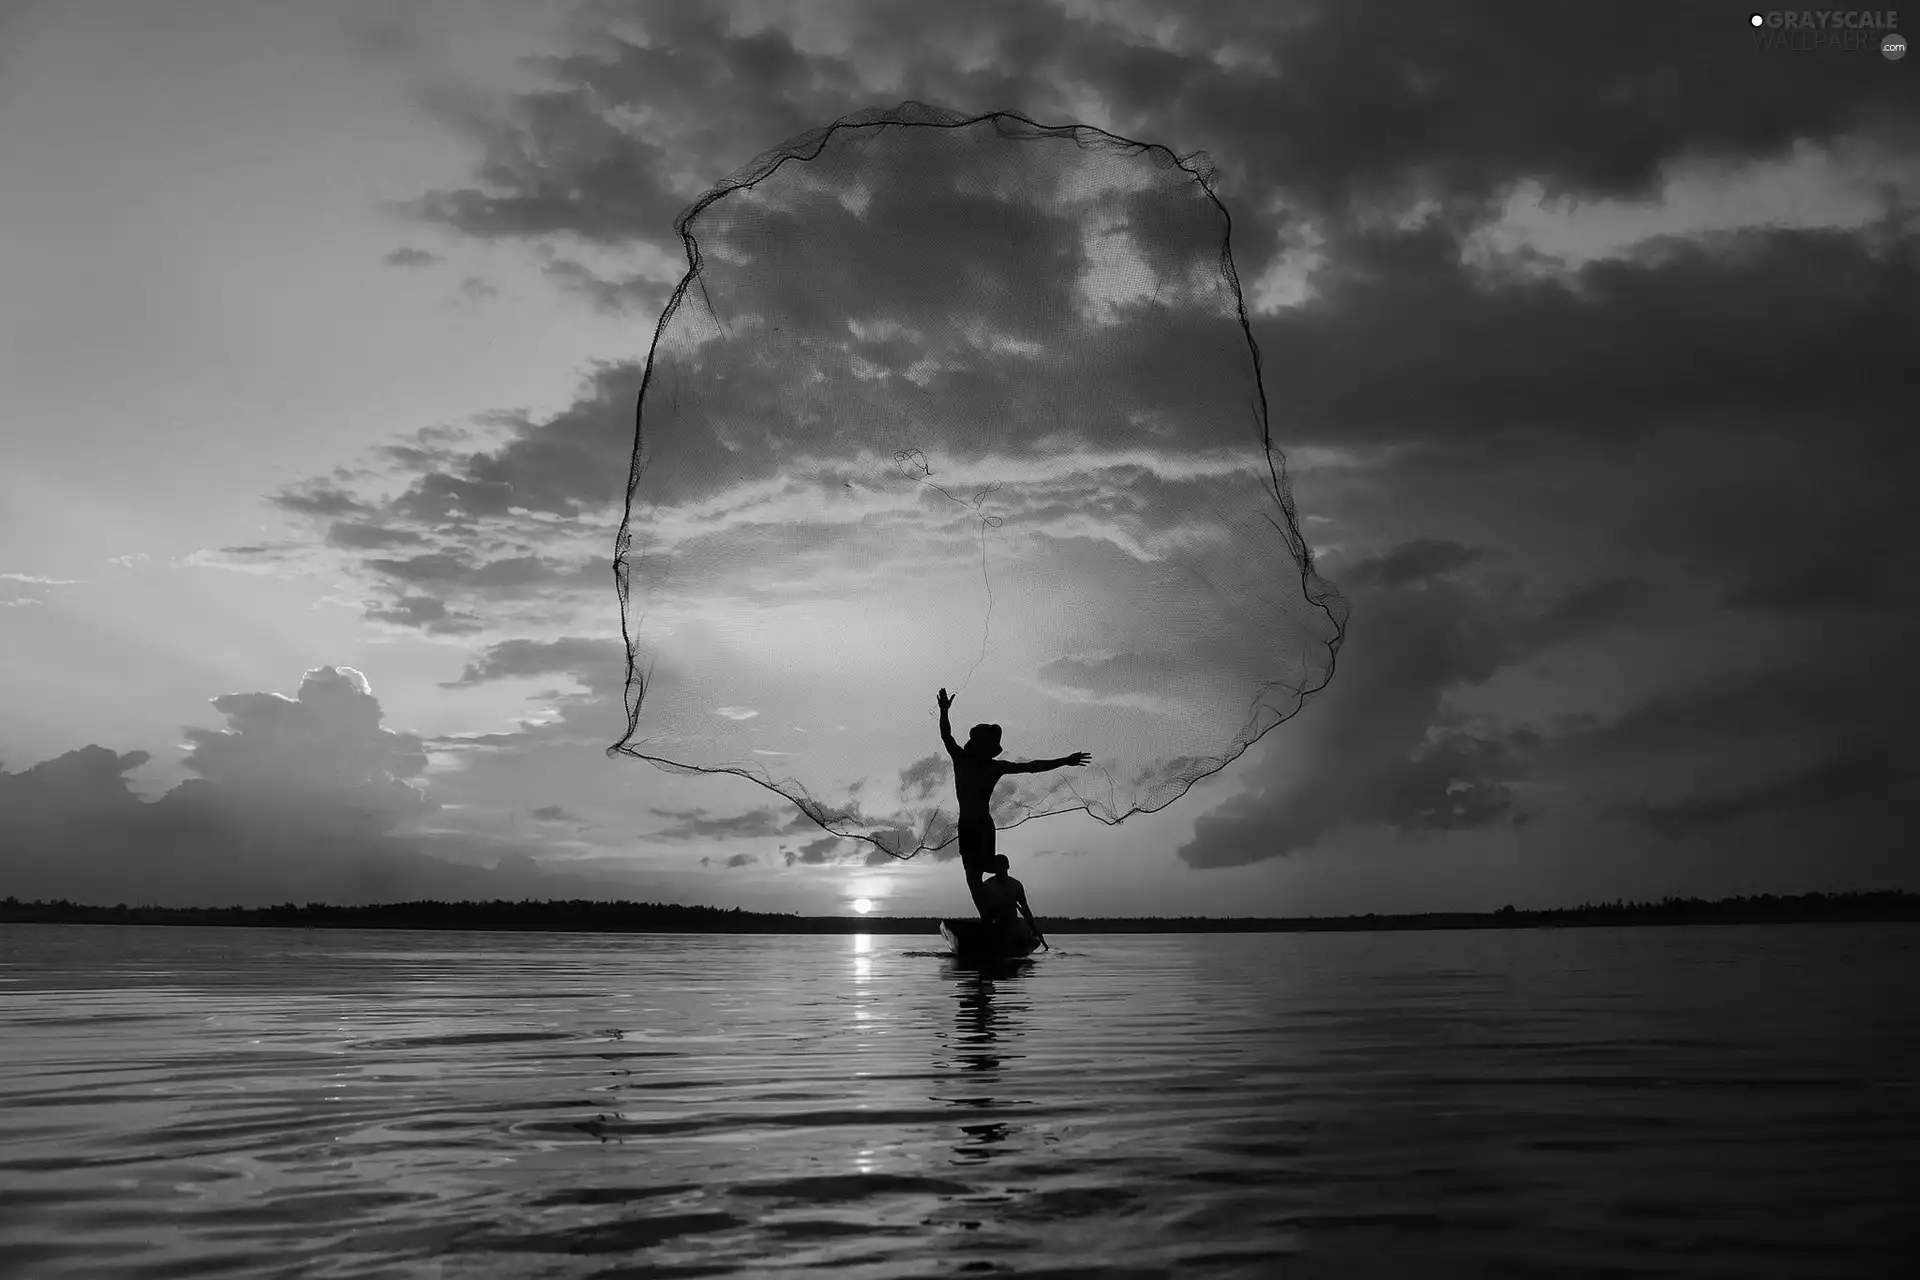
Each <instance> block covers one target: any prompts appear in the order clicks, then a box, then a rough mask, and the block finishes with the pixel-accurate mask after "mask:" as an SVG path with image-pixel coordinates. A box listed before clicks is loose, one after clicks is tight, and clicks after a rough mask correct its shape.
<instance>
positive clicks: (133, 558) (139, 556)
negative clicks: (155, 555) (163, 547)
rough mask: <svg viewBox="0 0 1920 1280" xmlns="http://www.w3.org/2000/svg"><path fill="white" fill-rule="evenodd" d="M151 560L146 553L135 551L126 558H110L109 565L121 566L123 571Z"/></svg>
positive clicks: (125, 556)
mask: <svg viewBox="0 0 1920 1280" xmlns="http://www.w3.org/2000/svg"><path fill="white" fill-rule="evenodd" d="M151 558H152V557H150V556H148V555H147V553H146V552H144V551H134V552H129V553H128V554H126V555H124V556H108V557H107V563H108V564H115V565H119V566H120V567H121V568H122V569H131V568H134V567H135V566H136V565H142V564H145V563H146V562H147V561H148V560H149V559H151Z"/></svg>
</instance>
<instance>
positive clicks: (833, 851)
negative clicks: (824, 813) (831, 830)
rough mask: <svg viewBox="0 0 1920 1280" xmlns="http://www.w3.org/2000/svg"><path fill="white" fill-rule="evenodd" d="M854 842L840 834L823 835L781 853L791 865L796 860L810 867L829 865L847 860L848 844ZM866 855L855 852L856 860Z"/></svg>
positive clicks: (885, 856) (882, 855)
mask: <svg viewBox="0 0 1920 1280" xmlns="http://www.w3.org/2000/svg"><path fill="white" fill-rule="evenodd" d="M853 843H854V842H853V841H850V840H844V839H842V838H841V837H839V836H833V835H826V836H821V837H820V838H819V839H817V840H810V841H808V842H807V843H806V844H803V845H801V846H800V848H799V849H798V850H794V849H782V850H781V851H780V853H781V856H782V858H784V859H785V861H786V864H787V865H788V866H790V867H791V866H792V865H794V864H795V863H796V862H797V863H800V864H801V865H802V866H809V867H819V866H827V865H829V864H832V863H838V862H844V861H846V860H847V854H848V849H847V846H848V845H851V844H853ZM873 852H875V853H879V854H880V857H881V858H882V859H885V860H886V861H888V862H891V861H893V859H891V858H888V857H887V855H886V854H885V853H880V851H879V850H877V849H876V850H873ZM864 856H865V855H862V854H860V853H858V852H855V853H854V854H853V859H854V861H856V862H857V861H861V860H862V859H863V858H864Z"/></svg>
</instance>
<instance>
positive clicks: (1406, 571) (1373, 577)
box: [1340, 538, 1486, 587]
mask: <svg viewBox="0 0 1920 1280" xmlns="http://www.w3.org/2000/svg"><path fill="white" fill-rule="evenodd" d="M1485 554H1486V553H1485V552H1483V551H1481V550H1479V549H1477V548H1475V547H1463V546H1461V545H1460V544H1459V543H1457V542H1449V541H1447V540H1446V539H1444V538H1415V539H1414V540H1413V541H1411V542H1403V543H1401V544H1400V545H1399V546H1397V547H1394V548H1393V549H1392V550H1391V551H1387V552H1383V553H1382V554H1380V555H1377V556H1373V557H1371V558H1370V559H1366V560H1362V561H1359V562H1358V563H1356V564H1355V565H1354V566H1353V567H1352V568H1350V569H1346V570H1344V571H1343V572H1342V573H1341V575H1340V577H1341V580H1342V581H1344V582H1346V583H1349V584H1351V585H1352V586H1355V587H1404V586H1408V585H1411V584H1413V583H1417V582H1424V581H1426V580H1427V579H1429V578H1437V577H1441V576H1444V575H1445V574H1448V573H1451V572H1452V571H1453V570H1455V569H1463V568H1465V567H1466V566H1467V565H1470V564H1472V563H1473V562H1474V561H1476V560H1478V559H1480V558H1481V557H1482V556H1483V555H1485Z"/></svg>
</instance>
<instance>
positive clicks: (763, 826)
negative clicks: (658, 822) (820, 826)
mask: <svg viewBox="0 0 1920 1280" xmlns="http://www.w3.org/2000/svg"><path fill="white" fill-rule="evenodd" d="M653 812H654V814H655V815H656V816H658V817H662V818H671V819H673V825H672V826H669V827H663V828H661V829H660V830H658V831H654V832H652V833H651V835H652V837H653V838H654V839H658V840H746V839H752V838H755V837H759V836H780V835H788V834H791V833H793V832H795V831H807V830H815V829H816V828H815V827H814V824H813V822H812V820H811V819H809V818H808V817H807V816H806V815H805V814H803V813H799V812H793V813H782V812H779V811H776V810H774V809H769V808H763V809H749V810H747V811H746V812H745V813H736V814H729V815H728V816H726V817H721V818H715V817H711V816H709V815H708V813H707V811H706V810H705V809H684V810H671V809H655V810H654V811H653ZM815 843H818V842H817V841H816V842H815Z"/></svg>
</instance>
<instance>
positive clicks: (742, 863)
mask: <svg viewBox="0 0 1920 1280" xmlns="http://www.w3.org/2000/svg"><path fill="white" fill-rule="evenodd" d="M758 861H760V855H759V854H755V853H736V854H734V855H733V856H732V857H730V858H728V859H727V862H726V865H727V866H728V867H729V868H732V867H750V866H752V865H753V864H754V863H756V862H758Z"/></svg>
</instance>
